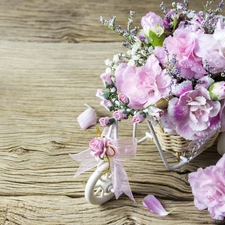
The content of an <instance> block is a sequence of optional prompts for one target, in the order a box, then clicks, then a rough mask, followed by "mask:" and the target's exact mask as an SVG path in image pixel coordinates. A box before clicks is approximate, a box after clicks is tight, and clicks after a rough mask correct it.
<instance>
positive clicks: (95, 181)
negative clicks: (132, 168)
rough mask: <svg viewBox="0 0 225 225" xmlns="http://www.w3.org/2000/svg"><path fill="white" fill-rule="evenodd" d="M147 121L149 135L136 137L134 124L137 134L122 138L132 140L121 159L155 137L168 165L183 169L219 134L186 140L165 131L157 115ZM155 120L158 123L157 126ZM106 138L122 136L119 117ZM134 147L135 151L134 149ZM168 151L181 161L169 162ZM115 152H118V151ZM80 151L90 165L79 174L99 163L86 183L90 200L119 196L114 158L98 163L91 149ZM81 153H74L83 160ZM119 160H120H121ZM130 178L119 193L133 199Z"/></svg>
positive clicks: (111, 138) (124, 146) (96, 200)
mask: <svg viewBox="0 0 225 225" xmlns="http://www.w3.org/2000/svg"><path fill="white" fill-rule="evenodd" d="M147 124H148V127H149V131H147V132H146V133H145V136H144V137H143V138H141V139H139V140H136V130H137V124H134V125H133V138H122V140H126V141H127V140H129V141H130V142H129V143H126V144H125V143H123V144H122V147H123V148H124V149H123V151H124V152H126V151H127V152H126V153H125V154H124V155H123V157H121V162H122V161H126V160H129V159H131V158H133V157H135V155H136V144H141V143H142V142H144V141H146V140H148V139H153V140H154V143H155V144H156V147H157V149H158V151H159V154H160V156H161V158H162V161H163V163H164V165H165V167H166V168H167V169H168V170H175V169H179V168H180V167H182V166H183V165H185V164H186V163H188V162H190V161H192V160H193V159H194V158H196V157H197V156H198V155H199V154H200V153H202V152H203V151H204V150H205V149H207V148H208V147H210V146H212V145H213V143H214V142H215V140H216V138H217V137H218V134H219V133H215V134H214V135H213V136H212V137H211V138H210V139H207V140H206V141H205V142H200V141H197V142H193V141H186V140H183V138H181V137H180V136H178V135H173V136H172V135H170V136H169V137H168V134H165V133H164V132H163V131H162V130H161V129H160V127H158V125H157V124H156V121H154V120H153V119H151V120H150V119H148V120H147ZM153 124H154V125H155V126H153ZM104 138H106V139H107V140H121V139H120V138H118V121H115V123H113V124H112V125H111V126H110V127H109V129H108V131H107V133H106V134H105V135H104ZM171 143H172V144H171ZM167 146H170V147H169V148H168V147H167ZM171 146H172V147H171ZM117 147H118V146H117ZM115 149H116V147H115ZM131 149H132V150H134V151H130V150H131ZM174 149H175V151H174ZM115 151H116V150H115ZM165 151H169V152H171V153H172V154H173V155H174V157H175V159H176V161H177V160H178V163H177V164H176V165H169V163H168V161H167V159H166V156H165V153H164V152H165ZM87 154H88V155H89V156H88V157H87ZM115 154H117V153H116V152H115ZM120 154H121V153H120ZM126 154H127V155H126ZM77 155H79V158H82V159H83V163H85V164H86V166H85V165H84V166H83V168H82V171H79V172H78V173H77V175H75V176H78V175H79V174H80V173H82V172H83V171H85V170H86V169H90V168H91V167H92V166H93V164H92V163H90V161H91V162H94V165H96V164H97V169H96V170H95V172H94V173H93V174H92V175H91V177H90V178H89V180H88V182H87V184H86V187H85V198H86V200H87V201H88V202H89V203H91V204H94V205H100V204H103V203H105V202H107V201H108V200H110V199H111V198H112V197H113V196H115V190H114V186H113V183H112V177H113V174H112V173H111V170H110V169H109V166H110V163H112V160H108V161H107V162H106V161H103V160H102V161H100V162H98V163H97V161H95V160H93V157H92V156H91V155H90V150H89V149H88V150H86V151H85V154H84V155H82V156H81V155H80V154H77ZM77 155H71V157H72V158H74V159H75V160H76V161H80V162H81V160H79V159H78V158H77V157H76V156H77ZM85 155H86V156H85ZM112 158H113V157H112ZM89 160H90V161H89ZM121 162H120V163H121ZM114 163H115V162H114ZM117 163H119V162H118V161H117ZM87 165H88V166H87ZM121 166H122V164H121V165H120V169H121ZM81 167H82V165H81ZM122 168H123V167H122ZM123 171H124V172H125V170H124V168H123ZM113 173H115V171H113ZM125 173H126V172H125ZM125 176H126V175H125ZM126 182H127V183H126V185H127V186H126V188H125V189H124V190H120V191H119V192H118V193H117V196H116V197H117V198H118V197H119V196H120V194H122V193H125V194H127V195H128V196H129V197H130V198H131V199H132V200H133V199H134V198H133V195H132V192H131V190H130V187H129V182H128V180H127V181H126Z"/></svg>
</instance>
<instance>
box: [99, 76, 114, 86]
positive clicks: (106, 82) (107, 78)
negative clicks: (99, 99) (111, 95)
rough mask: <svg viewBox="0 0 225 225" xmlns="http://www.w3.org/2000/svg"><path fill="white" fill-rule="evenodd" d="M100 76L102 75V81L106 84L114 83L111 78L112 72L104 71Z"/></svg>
mask: <svg viewBox="0 0 225 225" xmlns="http://www.w3.org/2000/svg"><path fill="white" fill-rule="evenodd" d="M100 77H101V79H102V81H103V84H104V85H105V86H107V85H111V84H112V80H111V77H110V74H108V73H103V74H102V75H101V76H100Z"/></svg>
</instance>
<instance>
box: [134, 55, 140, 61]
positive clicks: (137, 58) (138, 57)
mask: <svg viewBox="0 0 225 225" xmlns="http://www.w3.org/2000/svg"><path fill="white" fill-rule="evenodd" d="M140 57H141V56H140V55H134V56H133V57H132V58H133V60H135V61H137V60H139V59H140Z"/></svg>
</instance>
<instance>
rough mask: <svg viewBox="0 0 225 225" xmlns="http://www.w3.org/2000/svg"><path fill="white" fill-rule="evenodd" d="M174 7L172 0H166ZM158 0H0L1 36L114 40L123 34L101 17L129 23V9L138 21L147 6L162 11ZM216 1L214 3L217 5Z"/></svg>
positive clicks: (193, 4) (197, 4)
mask: <svg viewBox="0 0 225 225" xmlns="http://www.w3.org/2000/svg"><path fill="white" fill-rule="evenodd" d="M164 2H165V6H166V7H167V8H169V7H171V3H172V1H169V0H166V1H164ZM160 3H161V1H158V0H151V1H149V0H139V1H138V2H137V1H136V0H123V1H121V0H104V1H103V0H96V1H92V0H82V1H80V0H78V1H72V0H63V1H60V0H56V1H53V0H32V1H31V0H17V1H16V2H15V1H14V0H1V1H0V30H1V32H0V39H1V40H11V41H22V42H24V41H25V42H26V41H29V42H30V41H31V42H75V43H77V42H112V41H120V40H121V39H120V37H118V36H117V35H114V34H112V32H111V31H110V30H109V29H106V28H105V27H103V26H102V25H101V24H100V22H99V17H100V16H101V15H102V16H105V17H106V18H107V19H109V18H111V17H112V16H117V21H118V24H120V25H121V26H122V27H125V26H126V23H127V17H128V16H129V12H130V10H134V11H135V12H136V15H135V24H136V25H138V26H140V22H139V21H140V19H141V17H142V16H144V15H145V14H146V13H147V10H149V11H150V10H151V11H154V12H156V13H158V14H160V15H162V11H161V9H160V7H159V5H160ZM189 5H190V8H194V9H196V10H200V9H202V3H201V1H190V4H189ZM216 5H217V3H214V4H213V6H214V7H215V6H216Z"/></svg>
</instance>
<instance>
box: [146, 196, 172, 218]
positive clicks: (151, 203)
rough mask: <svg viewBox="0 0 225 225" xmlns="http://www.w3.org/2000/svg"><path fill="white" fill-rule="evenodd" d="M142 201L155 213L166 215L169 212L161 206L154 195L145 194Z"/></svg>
mask: <svg viewBox="0 0 225 225" xmlns="http://www.w3.org/2000/svg"><path fill="white" fill-rule="evenodd" d="M142 203H143V205H144V206H145V207H146V208H147V209H148V210H150V211H151V212H153V213H154V214H156V215H159V216H167V215H168V214H169V213H170V212H167V211H166V210H165V209H164V208H163V206H162V204H161V203H160V201H159V200H158V199H157V198H156V197H155V196H154V195H147V196H146V197H145V198H144V199H143V201H142Z"/></svg>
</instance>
